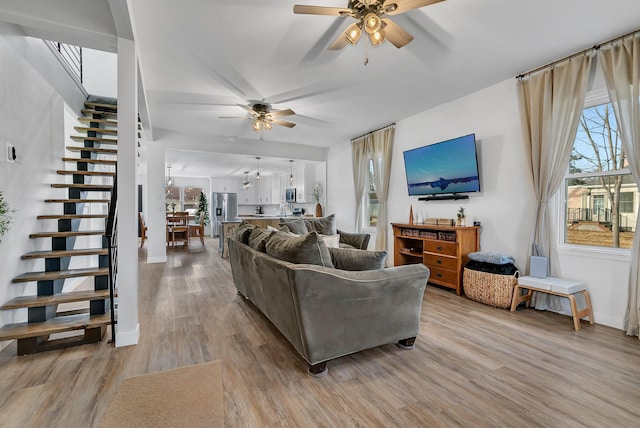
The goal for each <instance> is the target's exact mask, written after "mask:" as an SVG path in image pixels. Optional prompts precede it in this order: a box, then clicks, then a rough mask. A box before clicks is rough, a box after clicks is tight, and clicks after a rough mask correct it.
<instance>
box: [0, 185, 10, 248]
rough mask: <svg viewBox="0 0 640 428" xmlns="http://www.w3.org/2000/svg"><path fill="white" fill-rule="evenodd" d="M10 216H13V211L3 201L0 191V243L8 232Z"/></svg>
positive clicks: (0, 191)
mask: <svg viewBox="0 0 640 428" xmlns="http://www.w3.org/2000/svg"><path fill="white" fill-rule="evenodd" d="M11 214H13V210H11V209H9V204H8V203H7V201H5V200H4V196H3V195H2V190H0V242H2V237H3V236H4V235H5V234H6V233H7V232H8V231H9V225H10V224H11Z"/></svg>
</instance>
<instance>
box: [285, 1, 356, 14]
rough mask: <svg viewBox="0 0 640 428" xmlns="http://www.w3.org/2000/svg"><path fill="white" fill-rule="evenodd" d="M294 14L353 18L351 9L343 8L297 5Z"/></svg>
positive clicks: (294, 7)
mask: <svg viewBox="0 0 640 428" xmlns="http://www.w3.org/2000/svg"><path fill="white" fill-rule="evenodd" d="M293 13H298V14H305V15H329V16H352V15H353V11H352V10H351V9H345V8H341V7H325V6H306V5H303V4H296V5H294V6H293Z"/></svg>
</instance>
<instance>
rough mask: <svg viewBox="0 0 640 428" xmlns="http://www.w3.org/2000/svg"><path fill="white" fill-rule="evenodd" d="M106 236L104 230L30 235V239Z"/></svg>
mask: <svg viewBox="0 0 640 428" xmlns="http://www.w3.org/2000/svg"><path fill="white" fill-rule="evenodd" d="M93 235H104V230H78V231H73V232H38V233H32V234H31V235H29V238H70V237H72V236H93Z"/></svg>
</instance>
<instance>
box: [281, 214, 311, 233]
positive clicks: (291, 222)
mask: <svg viewBox="0 0 640 428" xmlns="http://www.w3.org/2000/svg"><path fill="white" fill-rule="evenodd" d="M283 226H287V227H288V228H289V231H290V232H291V233H295V234H296V235H306V234H307V233H309V230H307V226H306V225H305V224H304V221H303V220H302V219H301V218H281V219H280V227H283Z"/></svg>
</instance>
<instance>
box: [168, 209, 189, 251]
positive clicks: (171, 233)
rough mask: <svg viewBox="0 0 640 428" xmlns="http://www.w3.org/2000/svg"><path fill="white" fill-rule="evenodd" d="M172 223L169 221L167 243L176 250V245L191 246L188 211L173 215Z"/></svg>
mask: <svg viewBox="0 0 640 428" xmlns="http://www.w3.org/2000/svg"><path fill="white" fill-rule="evenodd" d="M170 219H171V220H170V221H169V220H168V221H167V243H168V244H169V245H170V246H171V247H172V248H175V246H176V243H178V242H182V243H183V244H184V246H185V247H186V246H188V245H189V213H188V212H187V211H176V212H175V213H172V215H171V217H170Z"/></svg>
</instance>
